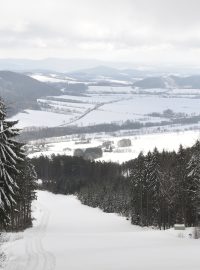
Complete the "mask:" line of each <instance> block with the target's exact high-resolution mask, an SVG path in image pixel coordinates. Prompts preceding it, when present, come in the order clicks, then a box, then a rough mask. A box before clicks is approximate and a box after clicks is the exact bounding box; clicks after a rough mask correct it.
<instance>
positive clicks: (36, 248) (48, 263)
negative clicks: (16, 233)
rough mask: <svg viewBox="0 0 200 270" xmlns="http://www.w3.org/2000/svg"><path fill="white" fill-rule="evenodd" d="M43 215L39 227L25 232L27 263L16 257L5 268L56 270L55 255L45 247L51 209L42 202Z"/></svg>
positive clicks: (14, 269) (8, 269) (15, 269)
mask: <svg viewBox="0 0 200 270" xmlns="http://www.w3.org/2000/svg"><path fill="white" fill-rule="evenodd" d="M40 208H41V209H42V212H43V213H42V217H41V220H40V223H39V225H38V226H37V227H33V228H32V229H30V230H27V231H26V232H25V235H24V236H25V238H26V243H25V245H26V246H25V264H24V266H23V265H21V264H20V261H18V260H17V259H15V260H14V261H10V262H9V264H8V265H7V267H6V268H5V270H37V269H40V270H54V269H55V266H56V259H55V256H54V255H53V254H52V253H50V252H48V251H46V250H45V249H44V247H43V242H42V240H43V238H44V236H45V232H46V228H47V226H48V221H49V215H50V213H49V210H48V209H47V208H45V207H44V205H41V204H40Z"/></svg>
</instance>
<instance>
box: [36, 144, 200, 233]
mask: <svg viewBox="0 0 200 270" xmlns="http://www.w3.org/2000/svg"><path fill="white" fill-rule="evenodd" d="M32 162H33V164H34V165H35V168H36V171H37V173H38V176H39V178H41V179H43V188H44V189H47V190H50V191H52V192H55V193H61V194H76V195H77V196H78V198H79V199H80V200H81V202H82V203H83V204H86V205H89V206H92V207H99V208H101V209H103V210H104V211H105V212H115V213H119V214H122V215H124V216H126V217H127V218H130V219H131V221H132V223H133V224H138V225H141V226H156V227H159V228H164V229H165V228H169V227H171V226H173V225H174V224H175V223H185V224H186V225H187V226H196V225H198V223H199V214H198V212H199V207H200V143H199V142H197V143H196V144H195V145H194V146H193V147H192V148H187V149H183V147H182V146H180V149H179V151H178V153H175V152H166V151H163V152H162V153H159V152H158V151H157V149H154V151H153V152H149V153H148V154H147V155H146V156H145V155H143V154H142V153H141V154H140V155H139V156H138V158H136V159H134V160H131V161H129V162H126V163H124V164H122V165H119V164H116V163H112V162H109V163H106V162H91V161H87V160H83V159H82V158H77V157H69V156H52V157H51V158H48V157H44V156H41V157H39V158H34V159H33V160H32Z"/></svg>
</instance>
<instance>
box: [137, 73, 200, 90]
mask: <svg viewBox="0 0 200 270" xmlns="http://www.w3.org/2000/svg"><path fill="white" fill-rule="evenodd" d="M134 87H139V88H141V89H151V88H163V89H167V88H177V89H181V88H184V89H198V88H200V75H192V76H186V77H180V76H174V75H173V76H172V75H171V76H160V77H147V78H144V79H142V80H139V81H137V82H135V83H134Z"/></svg>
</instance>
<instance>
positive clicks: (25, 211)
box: [0, 101, 36, 230]
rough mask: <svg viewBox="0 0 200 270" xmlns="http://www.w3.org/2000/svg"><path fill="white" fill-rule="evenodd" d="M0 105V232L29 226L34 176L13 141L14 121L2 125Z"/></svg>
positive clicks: (29, 164) (0, 104) (14, 135)
mask: <svg viewBox="0 0 200 270" xmlns="http://www.w3.org/2000/svg"><path fill="white" fill-rule="evenodd" d="M5 118H6V110H5V106H4V104H3V102H2V101H0V230H3V229H5V230H22V229H25V228H27V227H29V226H31V223H32V218H31V202H32V200H33V199H35V191H34V190H35V188H36V173H35V170H34V167H33V165H32V164H31V162H30V160H29V159H28V158H26V156H25V154H24V151H23V148H22V147H23V145H22V144H21V143H18V142H17V141H16V140H15V138H16V136H18V134H19V130H18V129H16V128H15V124H16V123H17V122H15V121H6V120H5Z"/></svg>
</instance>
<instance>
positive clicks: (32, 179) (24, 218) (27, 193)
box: [11, 158, 37, 230]
mask: <svg viewBox="0 0 200 270" xmlns="http://www.w3.org/2000/svg"><path fill="white" fill-rule="evenodd" d="M19 171H20V172H19V174H18V175H17V176H16V182H17V185H18V190H17V192H16V196H15V200H16V206H15V209H14V211H12V214H11V226H12V230H19V229H20V230H22V229H25V228H27V227H30V226H31V224H32V217H31V203H32V201H33V200H34V199H36V193H35V190H36V188H37V184H36V180H37V175H36V172H35V169H34V166H33V165H32V164H31V161H30V160H29V159H28V158H25V160H24V161H23V162H22V163H21V164H20V168H19Z"/></svg>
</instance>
